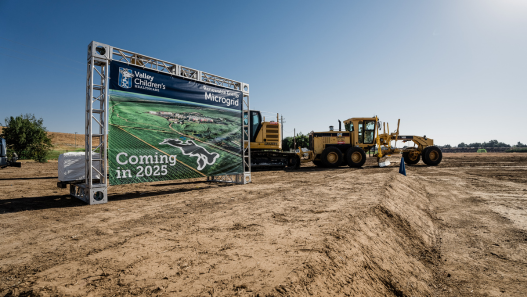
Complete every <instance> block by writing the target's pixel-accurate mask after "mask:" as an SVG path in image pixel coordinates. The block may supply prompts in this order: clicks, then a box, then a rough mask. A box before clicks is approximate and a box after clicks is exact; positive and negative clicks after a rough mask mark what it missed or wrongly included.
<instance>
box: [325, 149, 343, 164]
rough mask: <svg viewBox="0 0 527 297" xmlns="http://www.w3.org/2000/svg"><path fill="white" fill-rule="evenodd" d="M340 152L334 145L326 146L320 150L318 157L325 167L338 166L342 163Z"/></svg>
mask: <svg viewBox="0 0 527 297" xmlns="http://www.w3.org/2000/svg"><path fill="white" fill-rule="evenodd" d="M342 158H343V157H342V153H341V152H340V150H339V149H338V148H336V147H331V146H330V147H327V148H326V149H324V150H323V151H322V155H321V156H320V159H321V161H322V164H323V165H324V166H325V167H330V168H333V167H338V166H339V165H340V163H342Z"/></svg>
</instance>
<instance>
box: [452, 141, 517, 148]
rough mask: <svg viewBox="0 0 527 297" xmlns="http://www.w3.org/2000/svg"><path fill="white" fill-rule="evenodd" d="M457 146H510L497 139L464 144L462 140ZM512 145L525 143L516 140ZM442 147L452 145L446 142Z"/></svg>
mask: <svg viewBox="0 0 527 297" xmlns="http://www.w3.org/2000/svg"><path fill="white" fill-rule="evenodd" d="M457 147H459V148H468V147H474V148H479V147H511V145H509V144H506V143H504V142H500V141H497V140H491V141H489V142H472V143H469V144H466V143H464V142H462V143H460V144H458V145H457ZM512 147H527V145H526V144H523V143H521V142H519V141H518V143H517V144H516V145H513V146H512ZM442 148H452V146H451V145H450V144H446V145H443V146H442Z"/></svg>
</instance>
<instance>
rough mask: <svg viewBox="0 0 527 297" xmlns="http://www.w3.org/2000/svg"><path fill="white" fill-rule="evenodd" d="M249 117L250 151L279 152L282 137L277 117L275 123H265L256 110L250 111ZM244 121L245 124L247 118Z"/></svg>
mask: <svg viewBox="0 0 527 297" xmlns="http://www.w3.org/2000/svg"><path fill="white" fill-rule="evenodd" d="M249 116H250V117H251V121H250V125H249V133H248V134H249V137H250V138H251V139H250V141H251V149H252V150H254V149H256V150H258V149H263V150H281V149H282V135H281V131H280V123H279V122H278V115H277V119H276V122H275V121H270V122H266V121H265V119H264V118H263V117H262V113H261V112H260V111H258V110H251V111H250V112H249ZM244 121H245V123H246V124H247V117H245V118H244Z"/></svg>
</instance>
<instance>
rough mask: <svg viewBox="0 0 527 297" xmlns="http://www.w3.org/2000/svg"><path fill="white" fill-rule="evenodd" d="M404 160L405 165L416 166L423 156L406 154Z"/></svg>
mask: <svg viewBox="0 0 527 297" xmlns="http://www.w3.org/2000/svg"><path fill="white" fill-rule="evenodd" d="M403 158H404V163H406V164H408V165H415V164H417V163H419V160H420V159H421V155H420V154H417V156H416V155H412V154H411V153H410V152H404V153H403Z"/></svg>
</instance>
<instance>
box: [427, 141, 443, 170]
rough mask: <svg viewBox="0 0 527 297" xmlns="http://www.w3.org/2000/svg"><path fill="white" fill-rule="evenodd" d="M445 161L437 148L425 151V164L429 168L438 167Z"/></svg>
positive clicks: (428, 148) (432, 147)
mask: <svg viewBox="0 0 527 297" xmlns="http://www.w3.org/2000/svg"><path fill="white" fill-rule="evenodd" d="M442 159H443V153H442V152H441V150H440V149H439V148H438V147H437V146H429V147H427V148H425V149H424V150H423V162H425V164H426V165H428V166H437V165H439V163H441V160H442Z"/></svg>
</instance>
